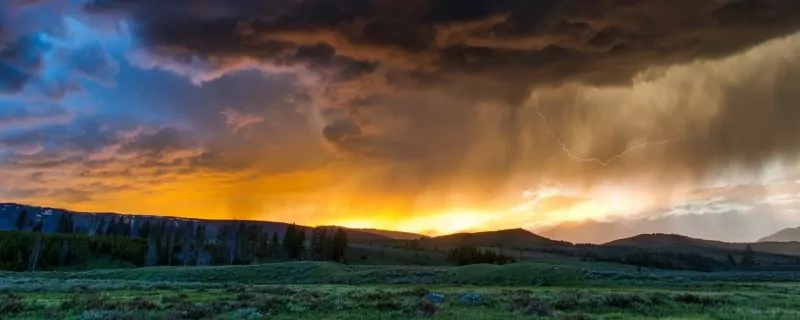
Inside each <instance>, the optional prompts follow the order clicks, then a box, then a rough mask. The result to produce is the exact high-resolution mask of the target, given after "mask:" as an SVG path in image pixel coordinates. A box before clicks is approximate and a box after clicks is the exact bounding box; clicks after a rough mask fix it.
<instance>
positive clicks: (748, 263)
mask: <svg viewBox="0 0 800 320" xmlns="http://www.w3.org/2000/svg"><path fill="white" fill-rule="evenodd" d="M739 265H741V266H742V267H745V268H749V267H753V266H755V265H756V258H755V252H754V251H753V248H751V247H750V245H749V244H748V245H747V248H745V250H744V253H743V254H742V260H741V262H739Z"/></svg>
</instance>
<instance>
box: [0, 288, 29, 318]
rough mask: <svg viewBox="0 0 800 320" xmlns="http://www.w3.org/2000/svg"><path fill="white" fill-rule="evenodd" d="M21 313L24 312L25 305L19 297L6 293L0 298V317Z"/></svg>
mask: <svg viewBox="0 0 800 320" xmlns="http://www.w3.org/2000/svg"><path fill="white" fill-rule="evenodd" d="M23 311H25V303H24V302H23V301H22V297H20V296H19V295H16V294H13V293H6V294H4V295H2V296H0V315H2V314H15V313H20V312H23Z"/></svg>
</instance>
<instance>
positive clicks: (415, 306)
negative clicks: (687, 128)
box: [0, 262, 800, 320]
mask: <svg viewBox="0 0 800 320" xmlns="http://www.w3.org/2000/svg"><path fill="white" fill-rule="evenodd" d="M795 279H800V278H798V275H797V274H794V273H768V274H767V273H737V274H734V273H691V272H681V273H676V272H665V271H659V272H641V273H638V272H629V271H615V272H610V271H592V270H588V269H583V268H574V267H564V266H555V265H547V264H532V263H517V264H511V265H506V266H493V265H472V266H465V267H399V266H397V267H392V266H344V265H337V264H330V263H314V262H297V263H276V264H264V265H255V266H226V267H199V268H179V267H157V268H141V269H117V270H94V271H86V272H44V273H32V274H24V273H2V274H0V292H2V293H0V319H109V320H110V319H415V318H436V319H531V318H532V319H536V318H542V319H800V308H798V307H797V306H798V305H800V286H798V285H797V283H795V282H793V281H794V280H795ZM442 297H443V299H442V301H437V300H438V299H439V298H442Z"/></svg>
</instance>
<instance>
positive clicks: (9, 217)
mask: <svg viewBox="0 0 800 320" xmlns="http://www.w3.org/2000/svg"><path fill="white" fill-rule="evenodd" d="M23 210H25V212H26V214H27V220H28V221H27V223H26V227H25V228H26V229H29V228H30V226H31V225H32V223H33V221H34V219H36V218H37V217H39V218H41V219H42V222H43V228H42V230H43V231H44V232H48V233H49V232H55V231H56V229H57V228H58V225H59V220H60V219H61V218H62V217H67V216H68V217H70V219H72V222H73V224H74V228H73V232H74V233H79V234H96V233H102V232H104V231H105V229H106V228H107V227H108V226H109V225H110V223H111V222H112V221H115V220H119V221H121V222H122V223H123V224H125V225H126V227H127V228H129V230H130V232H129V234H131V235H132V236H134V237H135V236H137V235H138V234H139V230H140V228H141V226H142V225H143V224H144V223H145V221H150V223H165V224H167V225H169V226H170V228H173V229H180V230H184V229H190V228H193V227H194V226H197V225H203V226H205V227H206V230H205V236H206V238H209V239H213V238H216V237H217V235H218V233H219V231H220V229H221V227H222V226H230V227H236V226H237V225H238V224H240V223H241V224H244V225H258V226H260V228H261V230H263V231H264V232H265V233H266V234H269V235H272V234H275V233H277V234H278V237H283V234H284V232H285V231H286V228H287V227H288V226H289V224H288V223H283V222H273V221H246V220H205V219H188V218H176V217H162V216H146V215H128V214H119V213H111V212H107V213H91V212H77V211H71V210H66V209H58V208H48V207H38V206H29V205H22V204H16V203H0V231H8V230H16V222H17V218H18V217H19V214H20V212H22V211H23ZM300 227H301V228H303V229H305V230H306V232H311V229H312V227H308V226H300ZM344 229H345V231H346V232H347V236H348V239H349V240H350V241H351V242H369V241H375V240H389V239H391V237H388V236H384V235H382V233H392V232H391V231H385V230H372V231H365V230H360V229H349V228H344Z"/></svg>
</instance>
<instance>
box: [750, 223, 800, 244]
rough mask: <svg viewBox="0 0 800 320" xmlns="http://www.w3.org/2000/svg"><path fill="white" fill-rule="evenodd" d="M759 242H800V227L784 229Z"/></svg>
mask: <svg viewBox="0 0 800 320" xmlns="http://www.w3.org/2000/svg"><path fill="white" fill-rule="evenodd" d="M758 242H800V227H797V228H786V229H783V230H781V231H778V232H776V233H773V234H771V235H769V236H766V237H763V238H761V239H758Z"/></svg>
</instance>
